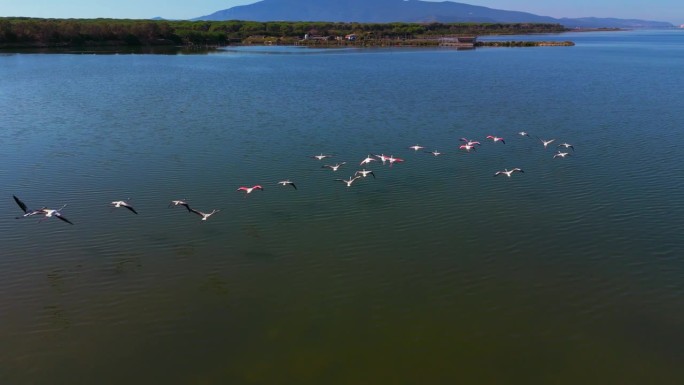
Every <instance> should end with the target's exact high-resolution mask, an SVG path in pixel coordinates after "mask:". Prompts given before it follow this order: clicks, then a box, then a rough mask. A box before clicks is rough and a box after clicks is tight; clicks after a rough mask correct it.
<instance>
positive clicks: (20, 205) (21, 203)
mask: <svg viewBox="0 0 684 385" xmlns="http://www.w3.org/2000/svg"><path fill="white" fill-rule="evenodd" d="M12 197H13V198H14V201H15V202H17V204H18V205H19V207H20V208H21V210H22V211H23V212H24V213H26V212H27V211H28V208H26V204H24V202H22V201H21V199H19V198H17V196H16V195H12Z"/></svg>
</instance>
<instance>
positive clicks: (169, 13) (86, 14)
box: [0, 0, 684, 25]
mask: <svg viewBox="0 0 684 385" xmlns="http://www.w3.org/2000/svg"><path fill="white" fill-rule="evenodd" d="M302 1H316V0H302ZM340 1H343V0H340ZM255 2H257V1H256V0H107V1H105V0H68V1H56V0H0V16H29V17H45V18H95V17H108V18H129V19H146V18H151V17H155V16H161V17H164V18H168V19H190V18H193V17H198V16H203V15H208V14H210V13H213V12H215V11H218V10H221V9H226V8H230V7H234V6H236V5H245V4H253V3H255ZM459 2H461V3H466V4H472V5H481V6H485V7H489V8H496V9H506V10H512V11H524V12H530V13H534V14H537V15H542V16H553V17H583V16H596V17H617V18H621V19H645V20H657V21H669V22H671V23H673V24H675V25H679V24H684V1H682V0H562V1H559V0H545V1H541V0H460V1H459Z"/></svg>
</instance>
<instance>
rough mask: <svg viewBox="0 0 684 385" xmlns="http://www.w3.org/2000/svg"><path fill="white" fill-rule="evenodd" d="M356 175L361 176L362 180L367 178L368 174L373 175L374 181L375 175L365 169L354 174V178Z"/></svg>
mask: <svg viewBox="0 0 684 385" xmlns="http://www.w3.org/2000/svg"><path fill="white" fill-rule="evenodd" d="M358 174H361V176H362V177H364V178H365V177H367V176H368V174H370V175H373V179H375V173H373V171H371V170H366V169H365V168H364V169H363V170H359V171H357V172H355V173H354V176H356V175H358Z"/></svg>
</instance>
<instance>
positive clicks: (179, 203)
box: [169, 199, 190, 211]
mask: <svg viewBox="0 0 684 385" xmlns="http://www.w3.org/2000/svg"><path fill="white" fill-rule="evenodd" d="M171 206H185V208H186V209H188V211H190V205H189V204H188V202H187V201H186V200H185V199H177V200H172V201H171V203H169V207H171Z"/></svg>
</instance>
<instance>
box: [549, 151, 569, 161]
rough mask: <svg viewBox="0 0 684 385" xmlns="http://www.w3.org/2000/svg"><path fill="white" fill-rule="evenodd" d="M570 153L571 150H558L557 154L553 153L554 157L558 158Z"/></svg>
mask: <svg viewBox="0 0 684 385" xmlns="http://www.w3.org/2000/svg"><path fill="white" fill-rule="evenodd" d="M568 155H570V153H569V152H560V151H558V152H557V153H556V154H554V155H553V159H556V158H565V157H566V156H568Z"/></svg>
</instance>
